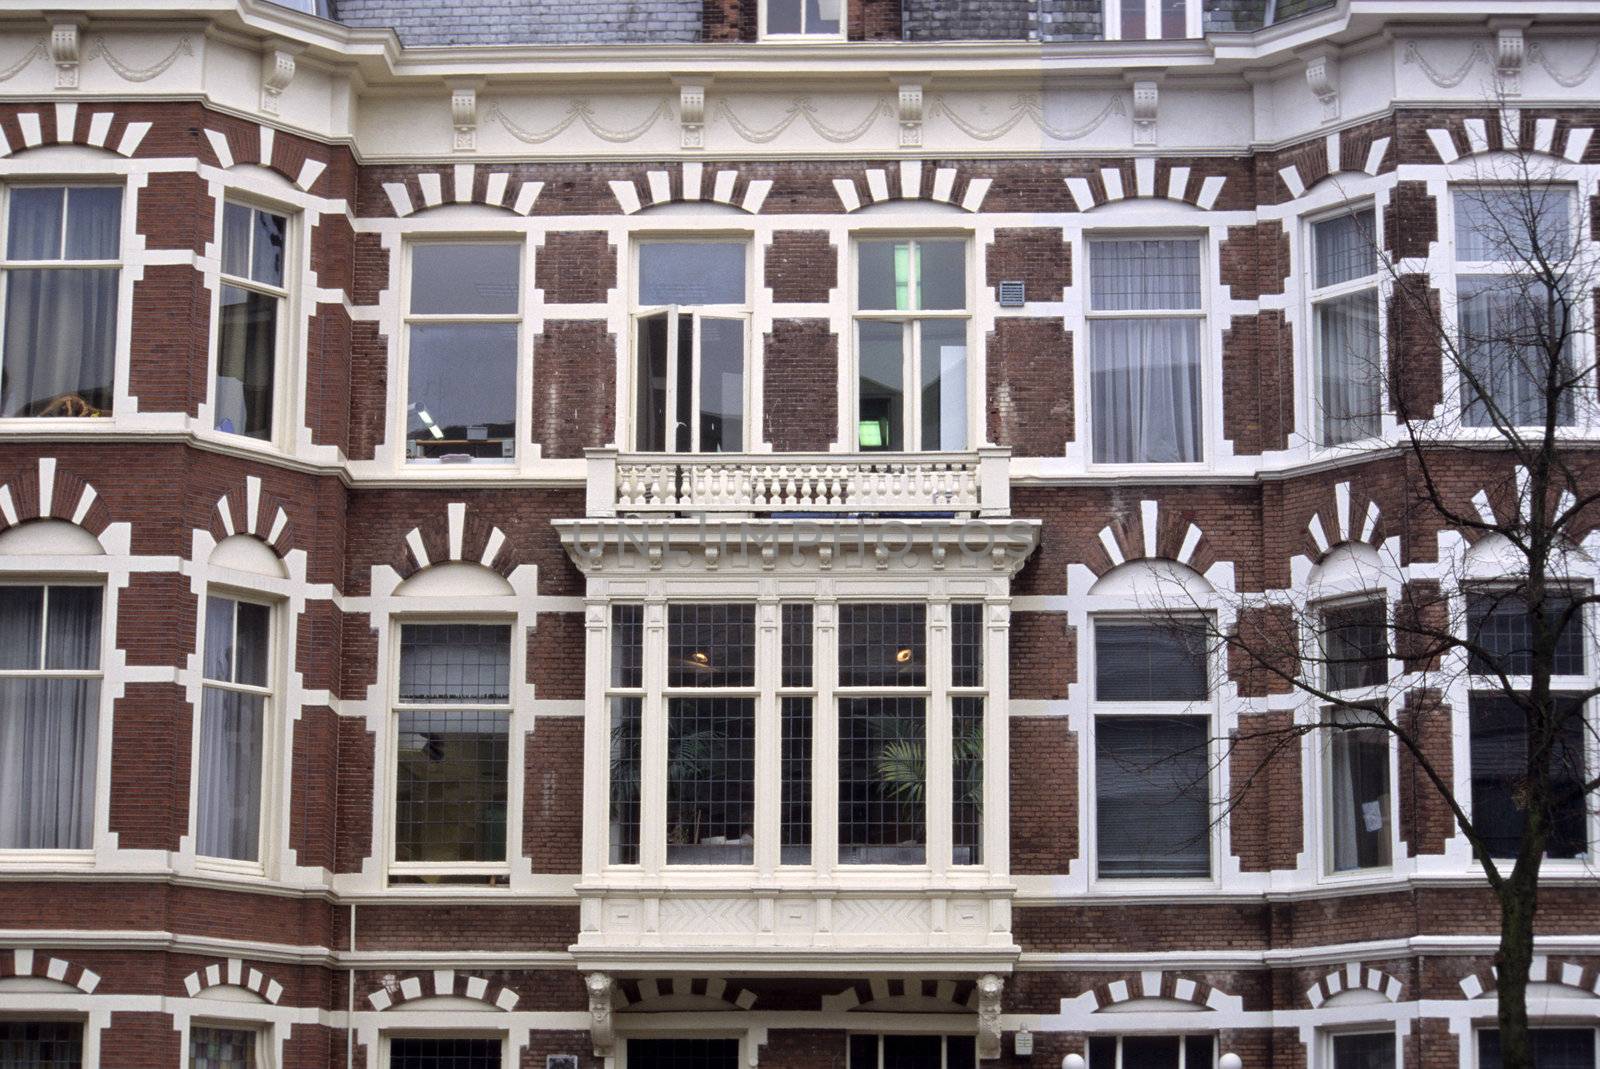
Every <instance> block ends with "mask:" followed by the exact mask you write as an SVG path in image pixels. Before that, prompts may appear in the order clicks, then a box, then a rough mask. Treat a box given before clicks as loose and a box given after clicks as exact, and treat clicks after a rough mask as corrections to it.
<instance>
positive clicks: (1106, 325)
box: [1090, 319, 1201, 464]
mask: <svg viewBox="0 0 1600 1069" xmlns="http://www.w3.org/2000/svg"><path fill="white" fill-rule="evenodd" d="M1090 347H1091V349H1092V352H1093V357H1094V359H1093V368H1092V374H1093V382H1092V394H1091V398H1090V404H1091V405H1092V407H1093V410H1094V420H1093V422H1094V459H1095V460H1096V461H1098V462H1100V463H1103V464H1177V463H1192V462H1195V461H1198V460H1199V459H1200V411H1201V409H1200V323H1199V321H1198V320H1194V319H1101V320H1095V321H1094V322H1093V323H1092V324H1091V327H1090Z"/></svg>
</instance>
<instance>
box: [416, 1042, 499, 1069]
mask: <svg viewBox="0 0 1600 1069" xmlns="http://www.w3.org/2000/svg"><path fill="white" fill-rule="evenodd" d="M500 1049H501V1041H500V1040H498V1039H463V1038H460V1037H447V1036H440V1037H434V1036H429V1037H425V1038H417V1039H412V1038H405V1037H399V1036H396V1037H395V1038H394V1039H391V1040H389V1069H500Z"/></svg>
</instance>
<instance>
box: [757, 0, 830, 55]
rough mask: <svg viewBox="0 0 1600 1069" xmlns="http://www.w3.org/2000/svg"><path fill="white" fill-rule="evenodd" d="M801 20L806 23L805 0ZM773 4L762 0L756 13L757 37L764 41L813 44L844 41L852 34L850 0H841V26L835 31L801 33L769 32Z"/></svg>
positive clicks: (801, 9)
mask: <svg viewBox="0 0 1600 1069" xmlns="http://www.w3.org/2000/svg"><path fill="white" fill-rule="evenodd" d="M800 4H801V8H800V22H801V25H804V24H805V0H800ZM771 5H772V0H761V4H760V10H759V11H758V12H757V15H756V26H757V33H756V39H757V40H758V41H762V42H768V41H770V42H772V43H775V44H813V43H823V42H834V41H839V42H843V41H846V40H848V39H849V34H850V0H839V28H838V29H837V30H834V31H818V32H815V33H811V32H807V31H805V30H802V31H801V32H799V33H769V32H768V31H767V12H768V9H769V8H770V7H771Z"/></svg>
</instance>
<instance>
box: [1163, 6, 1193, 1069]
mask: <svg viewBox="0 0 1600 1069" xmlns="http://www.w3.org/2000/svg"><path fill="white" fill-rule="evenodd" d="M1188 3H1189V0H1161V36H1162V37H1165V38H1167V39H1168V40H1172V39H1174V38H1181V37H1187V36H1188V35H1189V26H1188V23H1187V21H1186V9H1187V6H1188ZM1186 1069H1194V1067H1193V1066H1188V1067H1186Z"/></svg>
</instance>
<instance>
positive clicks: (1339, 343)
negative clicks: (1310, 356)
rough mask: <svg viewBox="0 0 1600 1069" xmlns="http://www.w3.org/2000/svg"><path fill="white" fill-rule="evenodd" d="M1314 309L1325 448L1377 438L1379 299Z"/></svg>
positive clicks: (1359, 297) (1372, 294) (1339, 301)
mask: <svg viewBox="0 0 1600 1069" xmlns="http://www.w3.org/2000/svg"><path fill="white" fill-rule="evenodd" d="M1316 307H1317V324H1316V326H1317V350H1318V353H1319V354H1320V356H1321V358H1322V359H1321V368H1320V371H1321V380H1322V381H1321V386H1322V390H1321V394H1320V396H1319V402H1320V404H1321V409H1322V411H1321V417H1322V440H1323V443H1324V444H1325V445H1337V444H1339V443H1341V442H1350V441H1355V440H1356V439H1358V438H1367V437H1370V436H1372V435H1374V434H1377V433H1378V405H1379V396H1378V378H1379V368H1378V359H1379V357H1378V294H1377V292H1376V291H1374V290H1368V291H1365V292H1362V293H1352V294H1349V295H1348V296H1344V297H1338V298H1335V299H1333V300H1331V301H1324V302H1323V303H1321V304H1319V305H1317V306H1316Z"/></svg>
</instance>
